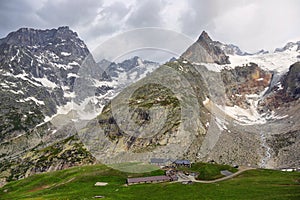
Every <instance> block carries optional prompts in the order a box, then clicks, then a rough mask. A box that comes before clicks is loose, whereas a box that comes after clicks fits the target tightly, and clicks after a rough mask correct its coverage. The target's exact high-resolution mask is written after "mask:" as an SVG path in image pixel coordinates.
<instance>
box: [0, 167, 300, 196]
mask: <svg viewBox="0 0 300 200" xmlns="http://www.w3.org/2000/svg"><path fill="white" fill-rule="evenodd" d="M162 173H163V172H162V171H160V170H157V171H154V172H149V173H143V174H130V173H125V172H120V171H117V170H114V169H112V168H109V167H107V166H105V165H94V166H85V167H74V168H71V169H67V170H62V171H56V172H51V173H45V174H39V175H34V176H31V177H29V178H26V179H23V180H20V181H14V182H10V183H9V184H7V185H6V186H4V187H3V188H1V189H0V199H2V200H6V199H10V200H11V199H33V200H44V199H93V197H94V196H97V195H102V196H105V199H122V200H126V199H154V200H155V199H157V200H161V199H272V200H273V199H278V200H279V199H280V200H282V199H295V200H296V199H300V173H299V172H281V171H273V170H251V171H247V172H244V173H242V174H241V175H239V176H237V177H235V178H233V179H231V180H227V181H223V182H219V183H213V184H201V183H195V184H192V185H182V184H181V183H160V184H141V185H132V186H125V185H124V183H125V180H126V178H127V177H128V176H149V175H159V174H162ZM96 182H107V183H108V185H107V186H103V187H96V186H94V184H95V183H96Z"/></svg>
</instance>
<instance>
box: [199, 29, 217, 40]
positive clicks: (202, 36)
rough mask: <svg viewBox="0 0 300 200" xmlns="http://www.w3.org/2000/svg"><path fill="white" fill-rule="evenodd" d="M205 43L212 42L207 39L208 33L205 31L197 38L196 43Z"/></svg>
mask: <svg viewBox="0 0 300 200" xmlns="http://www.w3.org/2000/svg"><path fill="white" fill-rule="evenodd" d="M203 40H204V41H207V42H212V41H213V40H212V39H211V38H210V37H209V35H208V33H207V32H206V31H202V33H201V35H200V36H199V38H198V40H197V42H199V41H203Z"/></svg>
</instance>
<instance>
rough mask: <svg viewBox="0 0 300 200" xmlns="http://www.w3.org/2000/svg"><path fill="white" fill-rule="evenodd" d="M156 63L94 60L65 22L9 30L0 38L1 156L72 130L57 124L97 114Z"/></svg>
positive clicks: (58, 136) (33, 146) (19, 151)
mask: <svg viewBox="0 0 300 200" xmlns="http://www.w3.org/2000/svg"><path fill="white" fill-rule="evenodd" d="M157 67H158V64H157V63H154V62H150V61H144V60H142V59H141V58H138V57H134V58H132V59H128V60H125V61H124V62H121V63H113V62H109V61H105V60H103V61H101V62H99V63H96V62H95V61H94V59H93V56H92V55H91V53H90V52H89V50H88V48H87V47H86V45H85V44H84V42H83V41H82V40H81V39H80V38H79V37H78V35H77V33H75V32H73V31H72V30H70V29H69V28H68V27H59V28H58V29H50V30H48V29H47V30H36V29H30V28H21V29H19V30H18V31H15V32H12V33H10V34H8V35H7V37H5V38H3V39H1V40H0V80H1V83H0V88H1V89H0V99H1V104H0V107H1V112H0V119H1V124H0V138H1V145H0V159H1V160H5V159H7V158H8V155H9V157H11V156H13V157H14V156H18V155H19V154H20V153H22V152H24V151H25V152H26V151H27V150H30V149H32V148H35V147H36V146H37V145H39V144H41V143H43V144H44V145H46V146H47V144H51V143H53V142H58V141H60V140H61V139H63V138H66V137H68V136H72V135H74V134H76V131H75V132H74V131H73V130H72V128H70V127H69V129H70V130H67V131H60V130H59V129H63V127H65V126H69V124H70V123H72V122H74V121H78V120H87V119H88V120H89V119H92V118H94V117H96V116H97V115H98V114H99V113H100V112H101V109H102V107H103V106H104V105H105V104H106V103H107V102H108V101H109V100H110V99H111V98H113V97H114V96H115V95H116V94H118V93H119V92H120V91H121V90H122V89H123V88H124V87H126V86H127V85H128V84H130V83H132V82H135V81H137V80H139V79H141V78H143V77H145V76H146V75H147V74H149V73H151V72H152V71H153V70H155V69H156V68H157ZM46 127H47V128H46ZM37 129H41V130H40V131H37ZM16 140H18V141H19V142H16Z"/></svg>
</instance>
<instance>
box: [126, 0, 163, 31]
mask: <svg viewBox="0 0 300 200" xmlns="http://www.w3.org/2000/svg"><path fill="white" fill-rule="evenodd" d="M163 4H164V3H163V1H160V0H157V1H153V0H145V1H141V2H139V3H137V4H136V6H135V8H134V10H133V12H132V14H131V16H130V17H129V18H128V20H127V25H128V26H129V27H132V28H137V27H138V28H141V27H160V26H161V25H162V18H163V16H161V11H162V10H163V8H164V6H163Z"/></svg>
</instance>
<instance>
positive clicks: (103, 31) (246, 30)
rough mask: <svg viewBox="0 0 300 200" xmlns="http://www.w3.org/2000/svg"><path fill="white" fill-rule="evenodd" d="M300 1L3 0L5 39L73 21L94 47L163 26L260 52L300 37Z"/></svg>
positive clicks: (0, 13) (1, 32) (0, 32)
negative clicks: (23, 30)
mask: <svg viewBox="0 0 300 200" xmlns="http://www.w3.org/2000/svg"><path fill="white" fill-rule="evenodd" d="M299 24H300V1H299V0H281V1H280V0H252V1H251V0H226V1H225V0H139V1H138V0H126V1H125V0H123V1H122V0H0V27H1V28H0V37H1V38H2V37H5V36H6V35H7V34H8V33H9V32H11V31H14V30H17V29H19V28H21V27H32V28H39V29H45V28H55V27H58V26H62V25H68V26H69V27H70V28H71V29H73V30H74V31H76V32H77V33H78V34H79V36H80V37H81V38H82V39H83V40H84V41H85V43H86V44H87V45H88V47H89V48H90V50H93V49H94V48H96V47H97V46H98V44H99V43H101V42H103V41H105V40H107V39H109V38H111V37H112V36H116V35H118V34H120V33H122V32H124V31H129V30H132V29H135V28H143V27H160V28H164V29H168V30H172V31H176V32H179V33H182V34H185V35H186V36H188V37H190V38H191V39H192V40H193V41H194V40H196V39H197V37H198V36H199V35H200V33H201V32H202V30H206V31H207V32H208V33H209V35H210V36H211V37H212V39H214V40H219V41H221V42H224V43H232V44H236V45H238V46H239V47H240V48H241V49H242V50H244V51H248V52H256V51H258V50H260V49H266V50H274V48H276V47H281V46H283V45H284V44H285V43H287V42H288V41H297V40H300V28H299Z"/></svg>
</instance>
